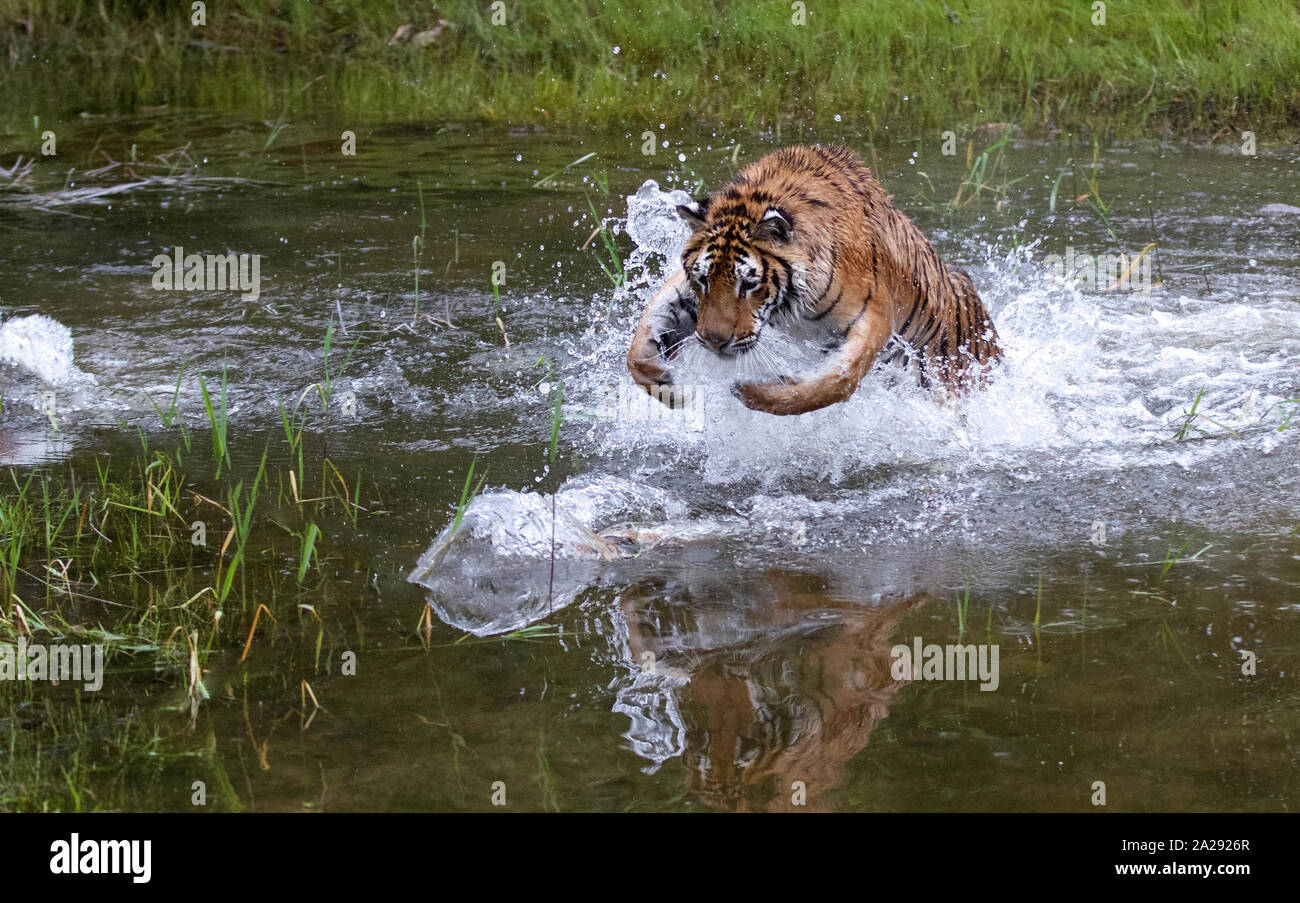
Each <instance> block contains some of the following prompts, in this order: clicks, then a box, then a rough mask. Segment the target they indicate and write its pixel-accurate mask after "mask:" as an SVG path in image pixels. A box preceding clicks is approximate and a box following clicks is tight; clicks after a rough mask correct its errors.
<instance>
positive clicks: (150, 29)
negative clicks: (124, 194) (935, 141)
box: [0, 0, 1300, 145]
mask: <svg viewBox="0 0 1300 903" xmlns="http://www.w3.org/2000/svg"><path fill="white" fill-rule="evenodd" d="M1097 6H1098V5H1097V4H1090V3H1077V4H1060V3H1054V2H1049V0H1035V2H1031V3H1014V4H986V3H975V2H972V0H946V2H944V0H920V2H918V0H874V2H870V3H848V2H843V3H836V2H828V3H816V4H807V5H804V4H789V3H770V4H769V3H764V4H754V3H732V4H716V3H712V2H709V0H682V2H678V3H671V4H662V5H660V6H658V7H657V8H656V10H655V14H654V15H653V16H646V15H644V14H643V10H642V8H641V5H640V4H632V3H626V2H622V0H604V2H596V0H583V2H570V0H532V2H528V3H504V4H487V3H478V2H473V3H471V2H459V0H453V2H446V3H440V4H438V5H437V6H436V7H435V6H432V5H430V4H429V3H427V2H423V0H418V2H417V0H375V2H370V3H358V4H353V3H340V2H323V3H322V2H309V0H280V2H269V0H268V2H254V0H242V2H234V3H222V4H207V5H206V8H205V11H204V13H203V14H202V15H201V16H199V15H198V14H196V13H195V12H194V11H193V10H192V7H191V5H190V4H188V3H187V4H167V3H160V2H149V0H143V2H142V0H60V2H52V0H0V49H3V51H4V57H5V58H7V60H8V64H7V65H6V66H5V67H4V69H3V71H4V73H5V74H4V76H3V79H4V81H5V90H6V96H7V97H9V98H10V101H11V102H10V103H9V104H8V105H7V106H8V108H9V109H10V110H11V111H12V113H13V114H14V115H16V116H19V117H30V116H31V115H33V114H35V113H37V112H40V110H41V109H44V110H46V111H50V110H51V108H52V107H54V108H57V107H60V106H64V110H63V112H64V114H65V115H66V114H72V113H76V112H82V111H87V110H89V111H92V112H93V111H94V110H95V109H98V108H102V107H111V108H116V109H121V108H123V107H130V108H145V107H156V106H159V105H164V104H166V105H174V106H199V107H206V108H217V109H221V110H227V111H233V110H237V111H239V112H241V113H247V114H253V115H261V116H264V117H266V118H267V119H268V122H269V121H270V120H272V119H273V120H274V121H275V125H274V126H272V131H271V135H270V137H269V138H268V145H269V143H270V142H271V141H273V140H274V139H275V136H276V135H277V134H278V130H279V128H281V127H283V125H284V123H285V121H286V117H287V116H288V115H291V114H293V113H302V112H307V111H310V112H328V111H332V112H338V113H341V114H343V115H345V116H350V117H367V116H374V115H383V116H387V117H389V118H392V117H394V116H397V117H413V118H423V119H429V118H442V119H449V120H458V121H470V120H472V121H496V122H501V123H515V124H528V125H533V126H556V125H560V126H570V125H583V126H594V127H604V126H624V127H629V128H631V127H636V132H635V135H634V137H637V136H640V135H641V134H642V131H643V130H644V129H658V128H659V127H660V124H661V123H664V124H673V125H681V124H688V123H689V124H694V123H696V122H699V121H701V120H703V121H705V122H708V123H714V124H728V125H736V126H740V125H743V126H746V127H751V126H760V127H767V128H773V127H775V128H781V127H782V126H784V127H785V128H787V129H794V128H796V127H802V126H810V127H814V128H835V127H837V124H839V123H844V124H846V125H849V126H852V127H855V128H858V129H866V130H869V131H872V132H876V131H880V130H887V129H889V128H890V127H891V125H892V126H893V127H894V129H895V131H897V129H898V127H900V126H903V125H905V126H906V128H907V129H908V130H909V131H910V133H913V134H914V133H915V132H916V131H918V130H922V129H935V130H943V129H952V130H956V131H958V132H960V131H961V130H962V129H963V128H968V129H969V128H973V127H975V126H978V125H979V124H981V123H1012V124H1015V125H1019V126H1021V127H1023V128H1025V129H1027V130H1037V131H1041V132H1043V133H1051V132H1053V131H1055V130H1057V129H1065V130H1070V131H1081V130H1087V131H1091V132H1093V133H1098V132H1102V133H1107V134H1115V135H1119V136H1131V135H1135V134H1144V135H1153V134H1154V135H1162V134H1166V133H1168V132H1170V131H1172V132H1174V133H1182V134H1187V135H1193V136H1200V137H1204V138H1218V137H1222V136H1225V135H1227V136H1230V137H1232V138H1234V139H1236V138H1237V136H1238V135H1239V133H1240V132H1242V131H1253V132H1255V133H1257V134H1258V135H1260V136H1261V137H1275V138H1283V139H1285V138H1290V137H1294V136H1295V134H1296V133H1297V131H1298V130H1300V10H1297V8H1296V7H1295V6H1294V5H1293V4H1287V3H1276V2H1270V0H1236V2H1231V3H1219V2H1212V0H1191V2H1186V3H1167V2H1164V0H1135V2H1130V3H1124V4H1117V3H1111V4H1105V5H1104V8H1103V9H1101V10H1100V11H1099V10H1098V9H1097V8H1096V7H1097ZM199 19H201V20H202V21H201V22H200V21H199ZM37 66H50V67H54V68H55V69H56V70H57V71H64V72H67V73H68V75H67V78H68V79H75V80H76V84H77V85H78V86H79V87H78V90H77V91H75V92H71V91H69V90H68V88H67V85H60V80H59V79H46V78H34V77H33V74H34V71H35V68H36V67H37ZM196 72H202V73H203V76H202V77H196V76H195V73H196ZM277 89H278V90H277ZM22 98H27V99H26V100H23V99H22ZM65 99H71V102H72V103H73V104H75V106H74V107H66V104H65V103H64V101H65ZM15 101H17V102H16V103H15ZM28 121H30V120H28ZM9 125H10V127H11V128H12V127H14V126H15V125H16V123H9ZM637 140H638V141H640V138H639V137H637Z"/></svg>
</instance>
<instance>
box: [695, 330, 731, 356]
mask: <svg viewBox="0 0 1300 903" xmlns="http://www.w3.org/2000/svg"><path fill="white" fill-rule="evenodd" d="M695 335H696V336H698V337H699V340H700V341H701V342H703V343H704V344H706V345H708V346H709V347H710V348H712V349H713V350H714V351H721V350H722V346H723V345H725V344H727V343H728V342H730V341H731V336H729V335H723V334H722V333H720V332H713V331H711V330H707V329H697V330H696V331H695Z"/></svg>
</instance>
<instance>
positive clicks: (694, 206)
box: [677, 197, 709, 232]
mask: <svg viewBox="0 0 1300 903" xmlns="http://www.w3.org/2000/svg"><path fill="white" fill-rule="evenodd" d="M708 213H709V199H708V198H707V197H706V198H705V199H704V200H702V201H691V202H690V203H689V204H678V205H677V215H678V216H680V217H681V218H682V219H684V220H686V224H687V225H689V226H690V227H691V231H692V232H698V231H699V230H700V229H703V228H704V222H705V218H706V217H707V216H708Z"/></svg>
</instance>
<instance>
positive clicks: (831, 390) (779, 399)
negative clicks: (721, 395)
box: [732, 305, 892, 415]
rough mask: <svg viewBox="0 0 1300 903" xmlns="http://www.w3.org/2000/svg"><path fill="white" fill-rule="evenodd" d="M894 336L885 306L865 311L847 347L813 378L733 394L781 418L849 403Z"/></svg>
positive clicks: (746, 387) (750, 386) (743, 386)
mask: <svg viewBox="0 0 1300 903" xmlns="http://www.w3.org/2000/svg"><path fill="white" fill-rule="evenodd" d="M891 334H892V327H891V326H890V321H889V317H888V316H886V315H885V312H884V305H881V306H880V307H879V308H876V309H874V310H871V309H869V310H865V311H863V314H862V316H860V317H859V318H858V319H857V320H856V321H855V322H854V323H853V324H852V325H851V326H850V327H849V332H848V335H847V336H846V337H845V340H844V344H843V345H841V346H840V349H839V350H838V351H836V352H835V354H833V355H832V356H831V357H830V359H829V360H828V361H827V362H826V363H825V364H823V365H822V367H821V368H820V369H819V371H818V372H817V373H816V374H815V375H814V376H812V377H811V378H809V379H805V380H778V381H772V382H762V383H740V384H738V385H736V386H735V387H734V388H733V389H732V394H733V395H735V396H736V397H737V398H739V399H740V401H741V403H743V404H744V405H745V407H747V408H749V409H751V410H754V411H763V412H764V413H767V414H779V415H788V414H806V413H808V412H809V411H816V410H818V409H820V408H824V407H827V406H829V405H833V404H835V403H836V402H840V401H848V399H849V398H850V397H852V395H853V393H854V392H856V391H857V390H858V383H860V382H862V378H863V377H864V376H866V375H867V371H869V370H870V369H871V365H872V364H873V363H875V360H876V355H878V354H880V351H881V349H883V348H884V347H885V345H886V344H887V343H888V342H889V338H890V335H891Z"/></svg>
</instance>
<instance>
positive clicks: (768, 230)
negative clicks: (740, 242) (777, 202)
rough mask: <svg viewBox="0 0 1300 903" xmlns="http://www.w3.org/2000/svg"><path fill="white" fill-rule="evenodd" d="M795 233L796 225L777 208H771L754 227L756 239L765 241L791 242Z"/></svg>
mask: <svg viewBox="0 0 1300 903" xmlns="http://www.w3.org/2000/svg"><path fill="white" fill-rule="evenodd" d="M793 233H794V224H793V223H791V222H790V217H789V216H788V215H787V214H786V213H785V212H783V211H781V210H777V209H776V208H775V207H769V208H768V211H767V213H764V214H763V218H762V219H761V220H759V223H758V225H757V226H755V227H754V237H755V238H757V239H760V240H763V241H782V242H784V241H789V240H790V236H791V235H792V234H793Z"/></svg>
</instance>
